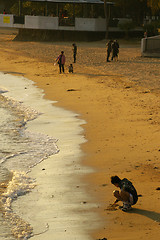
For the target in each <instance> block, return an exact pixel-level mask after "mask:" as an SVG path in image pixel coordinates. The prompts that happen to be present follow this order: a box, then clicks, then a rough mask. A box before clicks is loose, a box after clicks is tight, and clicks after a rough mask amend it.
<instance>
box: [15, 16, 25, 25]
mask: <svg viewBox="0 0 160 240" xmlns="http://www.w3.org/2000/svg"><path fill="white" fill-rule="evenodd" d="M24 22H25V21H24V16H14V22H13V23H14V24H24Z"/></svg>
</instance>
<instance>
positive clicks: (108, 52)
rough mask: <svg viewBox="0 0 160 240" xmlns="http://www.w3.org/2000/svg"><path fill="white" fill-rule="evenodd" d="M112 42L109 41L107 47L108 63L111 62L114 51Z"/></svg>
mask: <svg viewBox="0 0 160 240" xmlns="http://www.w3.org/2000/svg"><path fill="white" fill-rule="evenodd" d="M112 42H113V41H112V40H109V42H108V43H107V44H106V47H107V62H110V60H109V57H110V54H111V51H112Z"/></svg>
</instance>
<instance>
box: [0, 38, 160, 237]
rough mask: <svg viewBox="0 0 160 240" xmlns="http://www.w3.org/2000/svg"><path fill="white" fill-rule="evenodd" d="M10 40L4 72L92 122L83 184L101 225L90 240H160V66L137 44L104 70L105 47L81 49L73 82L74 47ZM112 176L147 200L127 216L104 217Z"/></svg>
mask: <svg viewBox="0 0 160 240" xmlns="http://www.w3.org/2000/svg"><path fill="white" fill-rule="evenodd" d="M13 37H14V35H13V34H12V35H10V34H6V33H3V34H1V36H0V55H1V65H0V71H4V72H10V73H12V74H16V75H23V76H25V77H27V78H29V79H31V80H33V81H34V82H35V83H36V85H37V86H38V87H40V88H42V89H44V91H45V97H46V98H48V99H51V100H57V101H58V103H57V105H58V106H61V107H63V108H65V109H69V110H72V111H75V112H77V113H78V114H80V116H81V118H82V119H84V120H85V121H86V122H87V124H85V125H83V127H84V130H85V138H86V139H87V140H88V141H87V142H86V143H85V144H83V145H82V146H81V148H82V150H83V151H84V153H85V156H84V157H83V158H82V159H81V163H82V164H83V165H85V166H90V167H92V168H93V169H94V170H95V171H94V172H93V173H90V174H87V175H84V177H82V179H81V180H82V181H84V182H85V183H87V186H86V192H88V193H89V194H90V196H91V197H92V201H93V203H96V204H97V208H95V209H94V211H95V212H96V213H97V214H98V215H99V216H100V218H101V219H102V224H101V227H100V228H99V229H98V230H96V231H93V232H92V233H90V234H91V236H92V238H93V239H99V238H107V239H108V240H109V239H114V240H122V239H123V240H124V239H127V240H130V239H132V240H133V239H137V240H138V239H145V240H155V239H159V237H160V211H159V202H160V191H158V190H156V188H158V187H160V163H159V159H160V120H159V115H160V111H159V109H160V98H159V96H160V77H159V76H160V59H153V58H141V55H140V42H125V41H120V54H119V55H120V56H119V61H118V62H111V63H106V50H105V41H101V42H92V43H77V45H78V55H77V63H76V64H74V74H68V73H67V66H68V65H69V64H70V63H71V62H72V46H71V45H72V43H69V42H67V43H64V42H61V43H37V42H15V41H12V39H13ZM61 50H64V52H65V55H66V58H67V61H66V73H65V74H61V75H60V74H59V73H58V66H57V65H56V66H54V62H55V58H56V57H57V55H58V54H59V53H60V51H61ZM68 90H72V91H68ZM115 174H116V175H118V176H119V177H121V178H123V177H127V178H128V179H130V180H131V181H132V182H133V183H134V185H135V187H136V189H137V191H138V194H141V195H142V197H141V198H139V201H138V203H137V204H136V205H135V207H134V209H133V211H131V212H130V213H124V212H121V211H120V210H117V211H108V210H106V208H107V206H108V205H109V204H110V203H112V202H113V201H114V198H113V196H112V191H113V190H114V186H113V185H111V184H110V176H111V175H115Z"/></svg>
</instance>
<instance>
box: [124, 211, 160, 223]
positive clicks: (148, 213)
mask: <svg viewBox="0 0 160 240" xmlns="http://www.w3.org/2000/svg"><path fill="white" fill-rule="evenodd" d="M128 213H134V214H135V213H136V214H139V215H143V216H146V217H148V218H150V219H152V220H153V221H156V222H160V213H157V212H154V211H148V210H144V209H138V208H133V209H132V211H129V212H128Z"/></svg>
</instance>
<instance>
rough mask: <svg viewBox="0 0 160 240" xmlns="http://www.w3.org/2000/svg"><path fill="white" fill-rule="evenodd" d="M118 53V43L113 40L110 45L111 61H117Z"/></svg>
mask: <svg viewBox="0 0 160 240" xmlns="http://www.w3.org/2000/svg"><path fill="white" fill-rule="evenodd" d="M118 53H119V43H118V41H117V40H114V41H113V43H112V58H111V60H112V61H113V59H115V61H118Z"/></svg>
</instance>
